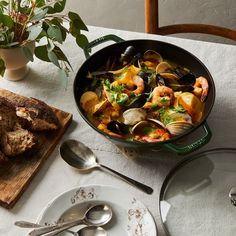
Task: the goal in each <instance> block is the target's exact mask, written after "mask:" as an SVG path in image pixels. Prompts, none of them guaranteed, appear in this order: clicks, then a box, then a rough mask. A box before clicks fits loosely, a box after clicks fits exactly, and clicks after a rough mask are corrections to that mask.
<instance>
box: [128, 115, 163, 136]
mask: <svg viewBox="0 0 236 236" xmlns="http://www.w3.org/2000/svg"><path fill="white" fill-rule="evenodd" d="M151 123H152V124H155V126H160V127H161V128H164V129H166V127H165V125H164V124H163V123H162V122H161V121H159V120H156V119H151V118H148V119H147V120H142V121H140V122H138V123H137V124H136V125H134V126H133V128H132V130H131V133H132V134H139V133H140V129H142V128H144V127H146V126H148V125H149V126H150V124H151Z"/></svg>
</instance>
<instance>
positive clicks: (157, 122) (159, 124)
mask: <svg viewBox="0 0 236 236" xmlns="http://www.w3.org/2000/svg"><path fill="white" fill-rule="evenodd" d="M147 120H148V121H151V122H153V123H155V124H157V125H158V126H160V127H162V128H164V129H166V127H165V125H164V124H163V123H162V122H161V121H160V120H156V119H153V118H148V119H147Z"/></svg>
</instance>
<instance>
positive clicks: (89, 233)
mask: <svg viewBox="0 0 236 236" xmlns="http://www.w3.org/2000/svg"><path fill="white" fill-rule="evenodd" d="M77 234H78V236H107V232H106V230H104V229H103V228H101V227H96V226H87V227H84V228H81V229H80V230H79V231H77Z"/></svg>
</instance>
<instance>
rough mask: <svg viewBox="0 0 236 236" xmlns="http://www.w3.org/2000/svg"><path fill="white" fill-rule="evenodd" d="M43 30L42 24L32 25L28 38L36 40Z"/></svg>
mask: <svg viewBox="0 0 236 236" xmlns="http://www.w3.org/2000/svg"><path fill="white" fill-rule="evenodd" d="M42 31H43V29H42V28H41V27H40V26H35V27H31V28H30V32H29V36H28V39H29V40H35V39H36V38H37V37H38V36H39V35H40V33H41V32H42Z"/></svg>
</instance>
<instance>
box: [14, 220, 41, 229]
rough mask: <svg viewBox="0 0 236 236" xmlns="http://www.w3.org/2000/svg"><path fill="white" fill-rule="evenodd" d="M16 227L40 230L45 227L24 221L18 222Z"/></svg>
mask: <svg viewBox="0 0 236 236" xmlns="http://www.w3.org/2000/svg"><path fill="white" fill-rule="evenodd" d="M15 225H16V226H18V227H20V228H38V227H42V226H44V225H39V224H35V223H32V222H28V221H24V220H21V221H16V222H15Z"/></svg>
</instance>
